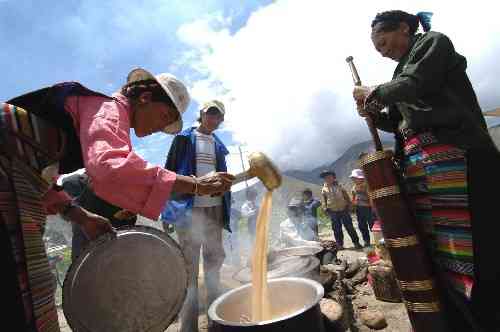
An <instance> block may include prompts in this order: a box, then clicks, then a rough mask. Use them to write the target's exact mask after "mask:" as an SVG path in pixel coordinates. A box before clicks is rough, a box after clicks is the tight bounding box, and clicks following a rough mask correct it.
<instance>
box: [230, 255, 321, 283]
mask: <svg viewBox="0 0 500 332" xmlns="http://www.w3.org/2000/svg"><path fill="white" fill-rule="evenodd" d="M318 266H319V259H318V258H316V257H315V256H292V257H282V258H279V259H276V260H274V261H273V262H272V263H271V264H269V265H268V267H267V279H276V278H282V277H298V276H303V275H305V274H307V273H309V272H311V271H312V270H314V269H317V268H318ZM233 278H234V279H235V280H237V281H239V282H242V283H247V282H251V281H252V270H251V268H250V267H244V268H242V269H241V270H239V271H238V272H236V273H235V274H234V276H233Z"/></svg>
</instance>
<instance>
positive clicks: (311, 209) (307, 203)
mask: <svg viewBox="0 0 500 332" xmlns="http://www.w3.org/2000/svg"><path fill="white" fill-rule="evenodd" d="M302 203H303V205H304V219H305V222H306V224H307V225H308V226H309V227H310V228H311V229H312V230H313V232H314V234H316V236H317V237H318V236H319V227H318V207H319V206H321V202H320V201H319V200H317V199H315V198H314V197H313V193H312V190H311V189H309V188H306V189H304V191H303V192H302Z"/></svg>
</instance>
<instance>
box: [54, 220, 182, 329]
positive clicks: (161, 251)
mask: <svg viewBox="0 0 500 332" xmlns="http://www.w3.org/2000/svg"><path fill="white" fill-rule="evenodd" d="M187 282H188V277H187V271H186V266H185V263H184V257H183V256H182V252H181V250H180V248H179V246H178V245H177V243H176V242H175V241H174V240H173V239H172V238H170V237H169V236H168V235H167V234H166V233H164V232H161V231H159V230H156V229H154V228H151V227H144V226H134V227H129V228H125V229H120V230H119V231H118V233H117V236H116V237H114V236H110V235H104V236H102V237H101V238H99V239H98V240H96V241H94V242H93V243H92V244H91V245H90V246H89V247H88V248H86V250H84V251H83V252H82V254H81V255H80V256H79V257H78V259H77V260H75V261H74V262H73V263H72V265H71V267H70V269H69V271H68V273H67V275H66V278H65V280H64V285H63V309H64V314H65V316H66V320H67V321H68V324H69V325H70V327H71V328H72V329H73V331H78V332H80V331H85V332H116V331H120V332H128V331H148V332H156V331H158V332H160V331H161V332H163V331H165V330H166V328H167V327H168V326H169V325H170V324H171V323H172V321H173V320H174V318H175V317H176V316H177V314H178V312H179V311H180V309H181V306H182V304H183V302H184V299H185V297H186V290H187Z"/></svg>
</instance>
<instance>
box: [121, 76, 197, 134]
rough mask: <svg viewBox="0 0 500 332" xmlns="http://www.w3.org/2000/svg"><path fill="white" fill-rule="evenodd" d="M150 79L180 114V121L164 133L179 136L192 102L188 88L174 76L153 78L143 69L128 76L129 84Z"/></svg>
mask: <svg viewBox="0 0 500 332" xmlns="http://www.w3.org/2000/svg"><path fill="white" fill-rule="evenodd" d="M148 79H153V80H155V81H156V82H158V84H160V85H161V87H162V88H163V90H165V92H166V93H167V95H168V96H169V97H170V99H171V100H172V102H173V103H174V105H175V107H176V109H177V112H179V120H177V121H176V122H174V123H172V124H170V125H168V126H166V127H165V128H164V129H163V131H164V132H166V133H168V134H177V133H178V132H180V131H181V130H182V114H183V113H184V112H186V110H187V108H188V106H189V102H190V97H189V92H188V90H187V88H186V86H185V85H184V83H182V82H181V81H179V80H178V79H177V78H176V77H175V76H174V75H172V74H168V73H162V74H158V75H156V76H153V75H152V74H151V73H150V72H148V71H147V70H145V69H142V68H136V69H133V70H132V71H131V72H130V73H129V74H128V76H127V84H129V83H132V82H136V81H143V80H148Z"/></svg>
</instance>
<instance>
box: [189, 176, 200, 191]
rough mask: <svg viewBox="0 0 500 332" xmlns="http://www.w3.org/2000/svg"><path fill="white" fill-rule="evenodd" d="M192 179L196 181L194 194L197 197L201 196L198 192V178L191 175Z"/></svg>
mask: <svg viewBox="0 0 500 332" xmlns="http://www.w3.org/2000/svg"><path fill="white" fill-rule="evenodd" d="M191 177H192V178H193V180H194V190H193V194H194V195H196V196H199V192H198V179H197V178H196V176H194V175H191Z"/></svg>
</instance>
